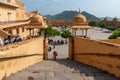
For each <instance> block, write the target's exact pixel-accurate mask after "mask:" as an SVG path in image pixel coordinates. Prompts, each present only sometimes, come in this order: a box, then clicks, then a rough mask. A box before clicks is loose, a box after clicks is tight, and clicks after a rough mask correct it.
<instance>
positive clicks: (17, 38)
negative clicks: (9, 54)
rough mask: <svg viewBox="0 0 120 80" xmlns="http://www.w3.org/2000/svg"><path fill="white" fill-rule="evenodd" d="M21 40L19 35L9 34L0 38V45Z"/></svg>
mask: <svg viewBox="0 0 120 80" xmlns="http://www.w3.org/2000/svg"><path fill="white" fill-rule="evenodd" d="M21 41H22V38H21V37H20V36H15V37H13V36H11V35H8V37H7V38H4V39H3V40H2V38H0V46H2V45H6V44H11V43H15V42H21Z"/></svg>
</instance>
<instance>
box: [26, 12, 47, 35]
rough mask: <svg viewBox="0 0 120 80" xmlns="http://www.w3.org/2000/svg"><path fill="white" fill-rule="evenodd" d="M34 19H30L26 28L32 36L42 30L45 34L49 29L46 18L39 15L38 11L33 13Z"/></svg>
mask: <svg viewBox="0 0 120 80" xmlns="http://www.w3.org/2000/svg"><path fill="white" fill-rule="evenodd" d="M32 14H33V15H32V17H31V18H29V21H30V22H29V24H28V26H26V28H27V29H28V30H29V33H30V35H31V34H32V33H33V34H34V33H35V31H38V30H40V31H41V32H43V30H44V29H45V28H47V24H46V21H45V17H44V16H42V15H41V14H39V13H38V12H37V11H34V12H32Z"/></svg>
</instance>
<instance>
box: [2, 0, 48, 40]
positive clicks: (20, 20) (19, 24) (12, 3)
mask: <svg viewBox="0 0 120 80" xmlns="http://www.w3.org/2000/svg"><path fill="white" fill-rule="evenodd" d="M36 16H37V17H38V18H40V19H38V18H37V17H36ZM31 17H32V18H31ZM32 19H33V20H32ZM34 20H35V21H36V20H38V21H36V23H37V22H40V21H41V22H40V24H39V25H37V29H35V28H34V27H36V25H32V24H31V21H34ZM44 20H45V19H44V17H43V16H42V15H41V14H39V13H38V12H37V11H33V12H31V13H29V12H26V11H25V6H24V3H23V2H20V1H19V0H0V36H1V37H3V38H6V37H7V36H8V35H11V34H19V35H20V36H21V37H22V38H23V37H26V36H29V35H34V32H36V30H39V29H38V28H43V26H46V24H45V21H44ZM33 23H35V22H33ZM33 26H34V27H33ZM38 26H39V27H38ZM29 27H30V28H29ZM31 27H32V28H31Z"/></svg>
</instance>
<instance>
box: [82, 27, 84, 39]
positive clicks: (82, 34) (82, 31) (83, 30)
mask: <svg viewBox="0 0 120 80" xmlns="http://www.w3.org/2000/svg"><path fill="white" fill-rule="evenodd" d="M83 36H84V30H83V29H82V37H83Z"/></svg>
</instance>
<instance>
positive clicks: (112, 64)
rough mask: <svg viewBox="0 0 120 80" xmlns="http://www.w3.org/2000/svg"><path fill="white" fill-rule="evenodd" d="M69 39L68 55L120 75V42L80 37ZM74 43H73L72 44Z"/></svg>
mask: <svg viewBox="0 0 120 80" xmlns="http://www.w3.org/2000/svg"><path fill="white" fill-rule="evenodd" d="M73 40H74V41H73V42H72V43H71V41H70V49H71V50H69V57H70V58H71V59H73V60H75V61H80V62H82V63H85V64H88V65H91V66H93V67H97V68H99V69H102V70H105V71H107V72H109V73H112V74H114V75H116V76H117V77H120V44H114V43H110V42H105V41H95V40H89V39H84V38H80V37H75V38H73ZM72 44H74V45H72Z"/></svg>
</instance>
